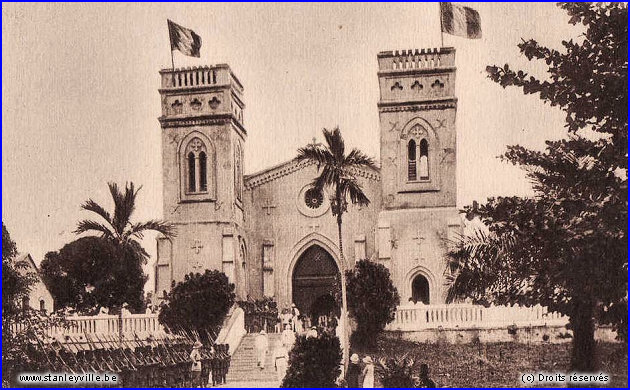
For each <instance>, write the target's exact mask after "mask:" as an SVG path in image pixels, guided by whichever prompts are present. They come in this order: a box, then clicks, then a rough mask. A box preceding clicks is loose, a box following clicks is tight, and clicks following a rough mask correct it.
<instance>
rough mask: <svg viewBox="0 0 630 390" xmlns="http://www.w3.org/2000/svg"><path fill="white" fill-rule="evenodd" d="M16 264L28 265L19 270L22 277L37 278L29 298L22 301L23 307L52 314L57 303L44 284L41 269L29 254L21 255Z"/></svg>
mask: <svg viewBox="0 0 630 390" xmlns="http://www.w3.org/2000/svg"><path fill="white" fill-rule="evenodd" d="M16 263H18V264H25V265H26V267H19V268H18V271H19V272H20V273H21V274H22V275H26V274H28V273H34V274H35V275H36V278H37V279H36V280H35V282H34V283H33V284H32V285H31V289H30V292H29V294H28V297H25V298H24V299H23V300H22V307H31V308H32V309H34V310H40V311H42V312H45V313H46V314H50V313H51V312H52V311H53V310H54V308H55V301H54V299H53V296H52V294H51V293H50V291H49V290H48V287H46V284H44V280H43V279H42V276H41V273H40V272H39V268H38V267H37V265H36V264H35V262H34V261H33V257H32V256H31V255H30V254H29V253H25V254H19V255H18V258H17V260H16Z"/></svg>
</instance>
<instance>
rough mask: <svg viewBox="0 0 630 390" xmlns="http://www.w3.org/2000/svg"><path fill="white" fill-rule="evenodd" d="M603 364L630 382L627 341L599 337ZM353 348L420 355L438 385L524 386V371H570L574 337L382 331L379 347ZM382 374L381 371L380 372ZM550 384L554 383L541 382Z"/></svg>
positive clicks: (620, 381) (619, 380) (620, 382)
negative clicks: (406, 335) (396, 335)
mask: <svg viewBox="0 0 630 390" xmlns="http://www.w3.org/2000/svg"><path fill="white" fill-rule="evenodd" d="M597 351H598V356H597V357H596V358H597V360H598V361H599V367H600V370H601V372H604V373H607V374H609V377H610V378H611V381H610V382H609V383H608V385H607V386H609V387H627V383H628V354H627V345H626V344H621V343H598V345H597ZM352 352H353V353H354V352H356V353H359V354H360V356H361V357H363V355H366V354H368V355H370V356H372V359H374V358H375V357H376V358H377V359H378V358H380V357H389V356H402V355H403V354H404V353H409V354H410V355H411V356H414V357H415V360H416V361H417V363H416V366H419V365H420V363H427V364H428V365H429V370H430V375H429V376H430V377H431V379H433V380H434V381H435V383H436V384H437V385H438V386H439V387H524V386H525V385H524V384H523V383H522V382H521V381H520V375H519V374H521V373H527V372H539V371H543V372H548V373H566V372H567V370H568V368H569V362H570V356H571V355H570V354H571V343H564V344H542V345H541V344H538V345H535V344H531V345H527V344H516V343H492V344H479V343H478V344H459V345H455V344H425V343H414V342H410V341H404V340H394V339H388V338H384V337H380V338H379V340H378V341H377V346H376V348H374V349H371V350H366V349H359V348H353V349H352ZM377 376H378V375H377ZM539 386H541V387H550V385H539Z"/></svg>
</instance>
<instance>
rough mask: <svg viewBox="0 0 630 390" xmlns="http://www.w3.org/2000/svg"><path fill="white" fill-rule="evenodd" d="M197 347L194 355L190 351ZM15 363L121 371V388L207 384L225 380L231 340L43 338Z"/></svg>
mask: <svg viewBox="0 0 630 390" xmlns="http://www.w3.org/2000/svg"><path fill="white" fill-rule="evenodd" d="M191 350H192V351H193V352H192V353H191V352H190V351H191ZM22 352H23V354H24V356H21V357H20V358H19V359H18V360H17V361H15V362H13V363H12V364H13V365H14V366H15V367H17V368H18V371H21V372H68V373H73V374H85V373H94V372H109V373H115V374H118V378H119V383H118V384H119V386H122V387H164V386H167V387H191V386H192V387H205V384H206V383H208V382H206V381H205V380H204V379H209V378H210V377H211V378H212V382H213V384H219V383H225V376H226V375H227V372H228V369H229V365H230V356H229V354H228V346H227V344H216V345H215V346H214V347H204V346H202V345H201V343H200V342H198V341H194V339H193V338H192V337H191V338H189V337H183V336H179V337H175V336H169V337H167V338H163V339H154V338H152V337H149V338H148V339H145V340H140V339H139V338H134V339H133V340H121V339H118V338H105V337H98V336H94V337H89V338H88V337H87V336H86V337H85V338H84V339H81V340H76V339H74V338H71V337H69V338H68V340H66V341H65V342H60V341H58V340H55V341H48V340H41V341H40V342H38V343H36V344H32V345H29V346H28V347H27V348H26V349H25V350H24V351H22Z"/></svg>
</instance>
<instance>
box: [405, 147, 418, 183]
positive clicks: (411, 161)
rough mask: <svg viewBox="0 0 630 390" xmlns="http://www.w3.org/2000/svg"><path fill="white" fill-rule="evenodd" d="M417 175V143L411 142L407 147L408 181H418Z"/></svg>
mask: <svg viewBox="0 0 630 390" xmlns="http://www.w3.org/2000/svg"><path fill="white" fill-rule="evenodd" d="M417 178H418V175H417V173H416V141H414V140H410V141H409V144H408V146H407V179H408V180H409V181H414V180H417Z"/></svg>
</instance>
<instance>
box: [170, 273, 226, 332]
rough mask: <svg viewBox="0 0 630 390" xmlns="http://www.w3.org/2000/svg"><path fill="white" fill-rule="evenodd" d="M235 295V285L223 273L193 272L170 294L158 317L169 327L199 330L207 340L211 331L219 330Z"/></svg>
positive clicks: (188, 330) (191, 330)
mask: <svg viewBox="0 0 630 390" xmlns="http://www.w3.org/2000/svg"><path fill="white" fill-rule="evenodd" d="M235 297H236V295H235V294H234V284H233V283H230V282H229V281H228V278H227V276H226V275H225V274H224V273H223V272H219V271H216V270H213V271H211V270H206V272H205V273H204V274H203V275H202V274H200V273H190V274H188V275H186V276H185V277H184V281H183V282H179V283H177V285H176V286H174V287H173V288H172V289H171V291H170V292H169V293H168V295H167V301H166V302H165V304H164V305H163V307H162V309H161V310H160V315H159V317H158V320H159V321H160V324H162V325H165V326H167V327H168V328H170V329H173V330H180V329H182V330H184V331H186V332H189V333H197V334H198V335H199V337H200V338H201V339H202V341H208V338H209V337H210V335H209V333H212V332H216V331H217V330H218V328H219V327H220V326H221V324H222V323H223V320H224V319H225V316H226V315H227V313H228V311H229V310H230V308H231V307H232V305H233V304H234V299H235Z"/></svg>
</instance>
